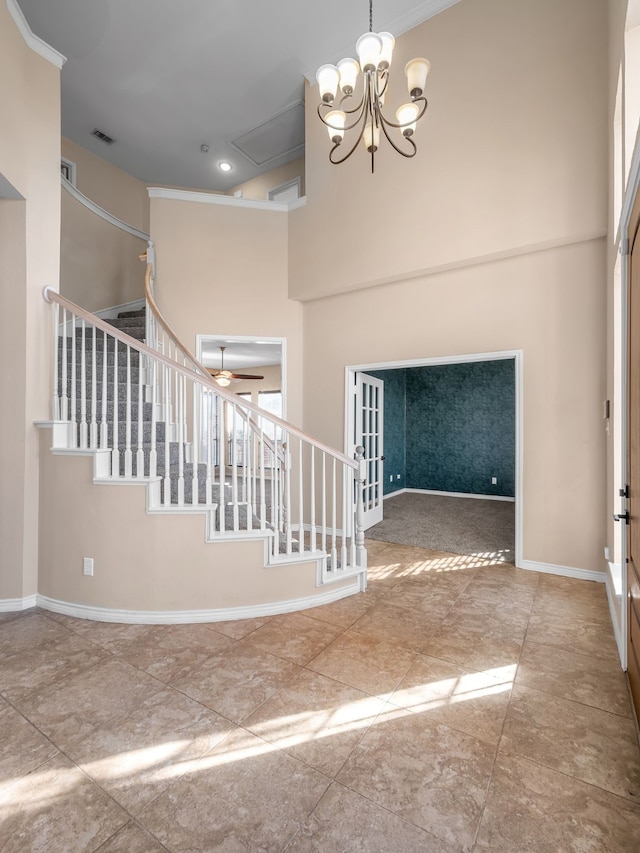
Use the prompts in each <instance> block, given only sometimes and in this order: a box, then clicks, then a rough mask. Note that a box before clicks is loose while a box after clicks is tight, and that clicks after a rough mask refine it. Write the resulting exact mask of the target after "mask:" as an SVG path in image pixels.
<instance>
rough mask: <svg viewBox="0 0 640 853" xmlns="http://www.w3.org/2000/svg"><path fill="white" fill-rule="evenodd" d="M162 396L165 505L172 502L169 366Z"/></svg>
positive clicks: (164, 369) (163, 370) (165, 373)
mask: <svg viewBox="0 0 640 853" xmlns="http://www.w3.org/2000/svg"><path fill="white" fill-rule="evenodd" d="M162 374H163V382H162V396H163V402H164V405H163V407H162V411H163V417H164V481H163V490H162V491H163V500H162V502H163V503H164V505H165V506H168V505H169V504H170V503H171V433H170V431H169V429H170V427H169V415H170V411H171V376H170V375H169V368H168V367H166V365H165V366H163V368H162Z"/></svg>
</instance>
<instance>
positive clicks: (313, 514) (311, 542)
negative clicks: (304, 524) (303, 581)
mask: <svg viewBox="0 0 640 853" xmlns="http://www.w3.org/2000/svg"><path fill="white" fill-rule="evenodd" d="M309 450H310V451H311V462H310V469H311V470H310V472H309V477H310V480H311V482H310V488H311V510H310V512H311V530H310V532H309V548H310V549H311V550H312V551H315V550H316V534H317V530H316V450H315V447H314V446H313V445H310V447H309Z"/></svg>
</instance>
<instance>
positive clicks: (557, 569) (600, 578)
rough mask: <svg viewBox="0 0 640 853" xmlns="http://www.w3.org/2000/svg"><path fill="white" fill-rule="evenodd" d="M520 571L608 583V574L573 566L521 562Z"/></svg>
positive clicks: (532, 561) (529, 561)
mask: <svg viewBox="0 0 640 853" xmlns="http://www.w3.org/2000/svg"><path fill="white" fill-rule="evenodd" d="M518 568H519V569H526V570H527V571H528V572H543V573H544V574H546V575H560V577H563V578H576V579H577V580H581V581H595V582H596V583H606V581H607V573H606V572H593V571H591V570H590V569H575V568H573V566H556V565H555V564H554V563H538V562H536V561H535V560H521V561H520V563H519V564H518Z"/></svg>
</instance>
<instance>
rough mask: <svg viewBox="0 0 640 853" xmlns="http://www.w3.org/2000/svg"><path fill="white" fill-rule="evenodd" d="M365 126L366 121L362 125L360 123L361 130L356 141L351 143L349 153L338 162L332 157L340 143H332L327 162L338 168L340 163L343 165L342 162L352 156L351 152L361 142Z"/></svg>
mask: <svg viewBox="0 0 640 853" xmlns="http://www.w3.org/2000/svg"><path fill="white" fill-rule="evenodd" d="M366 126H367V122H366V121H363V123H362V128H361V129H360V133H359V134H358V138H357V139H356V141H355V142H354V143H353V145H352V146H351V148H350V150H349V151H348V152H347V153H346V154H345V155H344V157H341V158H340V159H339V160H335V159H334V157H333V152H334V151H335V150H336V148H339V147H340V143H339V142H336V143H334V145H333V148H332V149H331V151H329V162H330V163H333V165H334V166H339V165H340V163H344V161H345V160H348V159H349V157H351V155H352V154H353V152H354V151H355V150H356V148H357V147H358V145H359V143H360V140H361V139H362V137H363V136H364V129H365V127H366Z"/></svg>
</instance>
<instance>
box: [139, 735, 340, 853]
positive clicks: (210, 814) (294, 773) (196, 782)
mask: <svg viewBox="0 0 640 853" xmlns="http://www.w3.org/2000/svg"><path fill="white" fill-rule="evenodd" d="M328 785H329V779H328V778H327V777H326V776H323V775H322V774H321V773H318V771H317V770H314V769H313V768H311V767H309V766H307V765H306V764H303V763H302V762H300V761H296V760H295V759H294V758H292V757H291V756H289V755H287V754H286V753H284V752H280V751H278V750H277V749H276V748H275V747H273V746H271V745H269V744H267V743H266V742H265V741H263V740H262V739H260V738H257V737H255V735H252V734H250V733H249V732H246V731H244V729H237V730H236V732H235V733H233V734H232V735H230V736H229V737H228V738H226V739H225V740H224V741H223V743H222V744H221V745H220V746H219V747H217V748H216V749H214V750H213V751H212V752H211V753H209V755H207V756H205V757H204V758H202V759H200V760H199V761H197V762H196V763H195V765H194V766H193V768H192V769H190V772H189V773H187V774H185V775H184V776H183V777H182V778H181V779H180V780H178V781H177V782H176V783H175V784H174V785H172V786H171V787H170V788H169V789H168V790H167V791H165V793H163V794H161V795H160V796H159V797H158V798H157V799H155V800H154V801H153V802H152V803H150V804H149V805H148V806H147V808H146V809H144V811H142V812H141V814H140V815H139V816H138V821H139V823H140V824H141V825H142V826H144V827H145V828H146V829H148V830H149V831H150V832H151V833H152V834H153V835H154V836H155V837H156V838H158V839H159V840H160V841H161V842H162V843H163V844H164V845H165V846H166V847H167V848H168V849H169V850H171V851H175V853H177V851H187V850H189V851H203V850H207V851H216V850H220V851H241V850H255V851H258V850H259V851H281V850H283V849H284V848H285V847H286V845H287V842H288V841H289V839H291V838H292V837H293V836H294V835H295V833H296V832H297V831H298V829H299V828H300V826H301V825H302V823H303V822H304V821H305V820H306V818H307V817H308V815H309V814H310V813H311V811H312V810H313V809H314V807H315V806H316V804H317V803H318V801H319V800H320V797H321V796H322V795H323V794H324V792H325V790H326V789H327V787H328Z"/></svg>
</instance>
